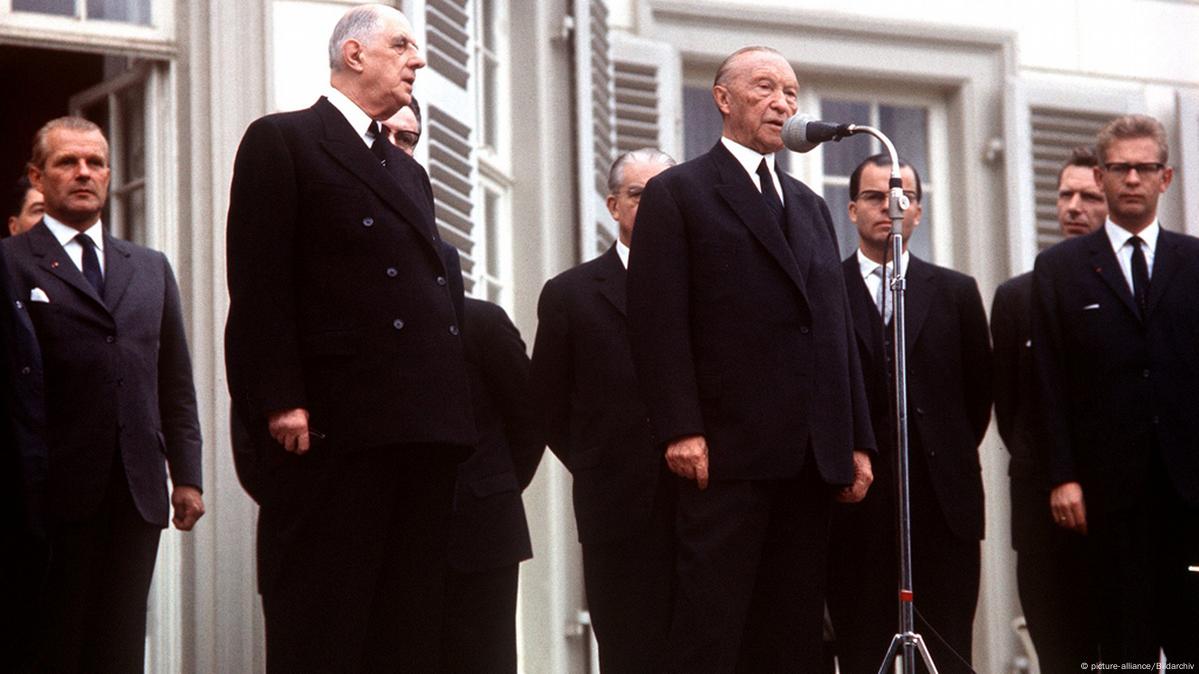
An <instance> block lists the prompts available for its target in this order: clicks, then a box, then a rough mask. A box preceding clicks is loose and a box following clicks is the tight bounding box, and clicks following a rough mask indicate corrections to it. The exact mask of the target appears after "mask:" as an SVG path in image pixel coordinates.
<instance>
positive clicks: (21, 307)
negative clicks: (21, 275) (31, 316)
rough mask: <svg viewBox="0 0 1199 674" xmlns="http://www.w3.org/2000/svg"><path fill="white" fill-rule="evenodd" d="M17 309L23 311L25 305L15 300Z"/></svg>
mask: <svg viewBox="0 0 1199 674" xmlns="http://www.w3.org/2000/svg"><path fill="white" fill-rule="evenodd" d="M17 308H18V309H24V308H25V305H24V304H22V303H21V300H17Z"/></svg>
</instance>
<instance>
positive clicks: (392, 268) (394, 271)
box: [387, 267, 400, 278]
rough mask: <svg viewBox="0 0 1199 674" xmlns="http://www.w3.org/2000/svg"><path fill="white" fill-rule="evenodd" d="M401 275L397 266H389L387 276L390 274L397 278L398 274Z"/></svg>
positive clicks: (391, 276)
mask: <svg viewBox="0 0 1199 674" xmlns="http://www.w3.org/2000/svg"><path fill="white" fill-rule="evenodd" d="M399 275H400V272H399V271H397V270H396V268H395V267H388V268H387V276H388V277H390V278H395V277H397V276H399Z"/></svg>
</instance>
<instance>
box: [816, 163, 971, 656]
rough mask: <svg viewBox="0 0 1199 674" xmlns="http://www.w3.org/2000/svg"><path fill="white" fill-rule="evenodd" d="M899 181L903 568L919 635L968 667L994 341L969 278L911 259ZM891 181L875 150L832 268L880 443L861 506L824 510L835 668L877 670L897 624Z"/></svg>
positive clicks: (912, 220) (860, 175)
mask: <svg viewBox="0 0 1199 674" xmlns="http://www.w3.org/2000/svg"><path fill="white" fill-rule="evenodd" d="M900 175H901V177H902V179H903V191H904V194H905V195H906V196H907V198H908V200H909V201H910V202H911V204H910V205H909V206H908V208H907V210H906V211H905V212H904V219H903V237H904V238H903V243H904V246H903V248H904V250H903V255H902V258H901V260H900V269H901V270H903V271H904V273H905V275H906V278H907V290H906V303H905V307H906V312H905V316H906V319H905V324H906V331H905V334H906V339H907V344H908V420H909V421H908V434H909V438H910V455H909V466H910V476H911V478H910V486H911V489H910V492H909V493H910V495H911V505H912V557H913V562H912V564H913V567H912V568H913V573H914V585H915V587H914V589H915V591H916V607H917V608H918V609H919V611H920V616H921V618H923V619H922V620H919V621H918V622H917V630H918V631H919V632H921V633H922V636H923V637H924V639H925V642H926V643H927V644H928V646H929V650H931V651H932V655H933V659H934V661H935V662H936V664H937V667H938V668H939V669H940V671H942V672H968V671H970V668H969V667H968V665H969V662H970V657H971V655H970V652H971V639H972V631H973V623H974V611H975V604H976V603H977V600H978V584H979V560H980V548H979V541H980V540H981V539H982V536H983V485H982V476H981V473H980V469H979V461H978V444H979V442H981V441H982V438H983V435H984V434H986V432H987V425H988V423H989V421H990V417H991V346H990V341H989V339H988V332H987V317H986V311H985V310H984V309H983V303H982V298H981V297H980V295H979V292H978V285H977V284H976V283H975V282H974V279H972V278H970V277H969V276H966V275H964V274H959V273H957V272H955V271H952V270H949V269H945V268H944V267H938V266H936V265H932V264H929V263H928V262H925V261H923V260H921V259H919V258H917V257H915V256H914V255H912V254H910V253H909V252H908V251H907V244H908V243H909V241H910V237H911V236H912V234H913V233H915V231H916V228H917V226H918V225H919V224H920V216H921V214H922V209H921V203H920V202H921V198H922V197H923V191H922V189H921V186H920V176H919V175H918V174H917V173H916V170H915V168H914V167H912V166H910V165H908V164H907V163H906V162H903V161H902V160H901V161H900ZM890 176H891V161H890V159H889V157H887V156H886V155H881V154H880V155H875V156H872V157H869V158H868V159H866V160H865V161H863V162H862V163H861V164H860V165H859V166H858V167H857V168H856V169H855V170H854V172H853V174H852V175H851V176H850V179H849V196H850V202H849V218H850V220H852V221H853V223H854V224H855V225H857V228H858V236H859V242H860V247H859V248H858V250H857V252H855V253H854V254H853V255H851V256H849V257H848V258H847V259H846V260H845V261H844V263H842V265H841V269H842V272H843V273H844V276H845V285H846V288H847V290H848V291H849V303H850V307H851V310H852V313H853V323H854V332H855V333H856V334H857V345H858V352H859V354H860V356H861V361H862V373H863V378H864V379H865V381H866V397H867V400H868V402H869V406H870V413H871V421H872V423H873V425H874V436H875V438H876V439H877V441H878V446H879V457H878V460H877V461H876V463H875V469H874V472H875V481H874V487H873V488H872V489H871V490H870V492H869V493H867V494H866V498H865V499H863V500H862V501H861V502H860V503H856V504H841V505H838V506H837V507H836V508H834V510H833V523H832V536H831V542H830V548H829V593H828V604H829V613H830V615H831V617H832V620H833V629H834V631H835V632H836V638H837V657H838V661H839V664H840V667H841V671H842V672H844V673H845V674H857V673H859V672H870V673H872V672H877V671H878V667H879V665H880V664H881V663H882V659H883V654H884V653H886V649H887V645H888V644H889V643H890V641H891V637H892V636H893V635H894V634H895V630H896V627H897V624H896V615H897V614H896V590H897V588H898V587H899V585H898V560H899V552H898V548H897V545H896V525H895V522H896V513H897V511H898V508H897V504H896V496H897V494H896V489H895V475H896V469H897V468H896V466H897V463H896V447H895V421H894V418H895V417H894V414H892V409H893V408H894V400H895V390H894V385H893V383H892V367H893V366H892V355H891V353H892V351H891V348H892V340H893V337H892V335H893V332H892V330H893V320H894V319H893V317H894V307H893V303H892V299H891V293H890V284H889V282H888V281H887V280H886V279H887V278H889V276H890V273H891V269H892V267H893V261H892V260H891V259H890V258H891V241H890V233H891V220H890V217H889V215H888V212H887V209H888V202H889V200H890V199H889V196H888V194H887V191H888V184H889V181H890ZM925 619H926V620H925ZM930 626H931V629H930Z"/></svg>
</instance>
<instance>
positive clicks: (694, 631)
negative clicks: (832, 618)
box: [667, 460, 830, 674]
mask: <svg viewBox="0 0 1199 674" xmlns="http://www.w3.org/2000/svg"><path fill="white" fill-rule="evenodd" d="M829 502H830V492H829V489H828V487H827V486H826V485H825V484H824V483H823V482H822V481H821V479H820V477H819V473H818V472H817V469H816V466H815V461H813V460H809V461H808V462H807V465H806V466H805V467H804V470H803V472H802V473H801V475H800V476H799V477H796V478H791V479H784V480H738V481H732V480H726V481H721V480H716V481H713V482H711V483H709V485H708V488H707V489H706V490H704V491H700V490H699V489H698V488H697V487H696V485H695V483H694V482H692V481H682V480H680V484H679V497H678V513H677V528H676V533H677V541H678V558H677V563H676V569H677V571H676V574H677V575H676V578H677V585H676V596H675V602H674V606H675V612H674V619H673V621H672V624H671V629H670V639H669V643H668V647H667V658H668V662H667V669H668V670H669V671H672V672H686V673H687V674H693V673H699V672H815V671H818V669H819V668H820V662H821V651H822V637H821V632H822V625H823V621H824V589H825V573H826V566H825V562H826V557H825V553H826V544H827V539H828V515H829Z"/></svg>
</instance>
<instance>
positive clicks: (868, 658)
mask: <svg viewBox="0 0 1199 674" xmlns="http://www.w3.org/2000/svg"><path fill="white" fill-rule="evenodd" d="M918 451H919V450H918V449H917V448H916V447H915V445H913V452H912V460H911V462H910V466H911V470H910V492H909V493H910V494H911V500H910V502H911V508H912V586H913V587H912V590H913V592H914V593H915V606H916V610H917V611H918V615H917V617H916V625H915V627H916V631H917V632H919V633H920V635H921V636H922V637H924V642H925V644H927V645H928V648H929V651H930V653H931V655H932V657H933V662H934V663H936V665H937V669H938V670H939V671H941V672H944V673H947V674H948V673H953V672H969V671H971V670H970V666H969V662H970V659H971V649H972V646H973V629H974V611H975V607H976V604H977V603H978V586H979V574H980V558H981V552H980V548H979V543H978V541H976V540H962V539H960V538H958V537H957V536H956V535H955V534H954V533H953V532H952V531H950V529H949V527H948V525H947V524H946V523H945V516H944V515H943V514H942V513H941V510H940V506H939V505H938V504H937V502H936V498H935V495H934V494H933V491H932V484H931V482H930V481H929V474H928V467H927V464H926V462H925V461H924V460H923V457H922V456H921V455H920V454H919V453H918ZM876 463H881V462H876ZM897 512H898V508H897V503H896V489H895V487H894V470H892V469H891V468H890V464H889V463H888V464H886V465H885V466H881V465H880V466H877V467H876V468H875V479H874V484H873V486H871V488H870V492H869V493H868V494H867V496H866V498H865V499H863V501H862V502H861V503H857V504H837V505H835V506H834V514H833V525H832V527H833V531H832V537H831V538H832V542H831V544H830V553H829V597H828V602H829V613H830V615H831V616H832V621H833V630H834V631H835V633H836V642H837V659H838V662H839V664H840V667H841V672H842V674H875V673H876V672H878V668H879V665H881V664H882V662H883V657H884V656H885V655H886V653H887V647H888V646H889V645H890V643H891V639H892V637H894V636H895V633H896V632H897V631H898V630H899V604H898V589H899V547H898V528H897V527H898V525H897ZM917 671H924V667H923V665H920V666H918V668H917Z"/></svg>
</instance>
